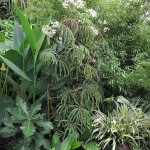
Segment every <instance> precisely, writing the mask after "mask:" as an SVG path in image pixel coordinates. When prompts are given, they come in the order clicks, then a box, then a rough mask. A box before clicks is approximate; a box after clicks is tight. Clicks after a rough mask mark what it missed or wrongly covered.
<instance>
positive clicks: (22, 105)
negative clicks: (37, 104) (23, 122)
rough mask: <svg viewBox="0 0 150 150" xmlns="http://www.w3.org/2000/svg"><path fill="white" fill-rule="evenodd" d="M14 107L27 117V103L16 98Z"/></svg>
mask: <svg viewBox="0 0 150 150" xmlns="http://www.w3.org/2000/svg"><path fill="white" fill-rule="evenodd" d="M16 106H18V108H20V109H22V111H23V112H24V113H25V114H26V115H27V116H28V117H29V111H28V106H27V103H26V102H25V101H24V100H23V99H22V98H20V97H17V99H16Z"/></svg>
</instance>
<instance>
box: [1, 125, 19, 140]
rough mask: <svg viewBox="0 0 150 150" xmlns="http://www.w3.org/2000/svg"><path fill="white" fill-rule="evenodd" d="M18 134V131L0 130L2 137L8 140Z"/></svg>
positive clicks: (5, 128) (6, 128)
mask: <svg viewBox="0 0 150 150" xmlns="http://www.w3.org/2000/svg"><path fill="white" fill-rule="evenodd" d="M16 132H17V130H15V129H11V128H8V127H4V128H1V129H0V136H1V137H5V138H8V137H11V136H15V135H16Z"/></svg>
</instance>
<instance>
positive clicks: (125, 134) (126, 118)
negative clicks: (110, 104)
mask: <svg viewBox="0 0 150 150" xmlns="http://www.w3.org/2000/svg"><path fill="white" fill-rule="evenodd" d="M93 119H94V120H93V127H94V130H93V137H94V138H95V139H97V140H98V141H99V146H100V147H101V148H102V149H108V148H112V150H115V149H116V148H117V146H118V145H124V146H125V147H128V148H130V149H133V150H134V149H136V148H139V149H142V147H140V144H139V143H140V142H143V143H145V142H146V138H147V136H148V137H149V127H147V125H146V123H145V121H146V120H147V117H146V116H145V114H144V113H143V112H142V110H141V109H140V108H137V109H136V108H133V109H131V108H129V107H128V106H127V105H120V106H118V107H117V110H114V111H113V112H112V113H111V114H108V116H106V115H105V114H104V113H102V112H101V111H96V112H95V115H94V116H93ZM141 132H143V134H142V133H141ZM124 146H123V147H124ZM147 149H148V147H147Z"/></svg>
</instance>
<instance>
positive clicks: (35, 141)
mask: <svg viewBox="0 0 150 150" xmlns="http://www.w3.org/2000/svg"><path fill="white" fill-rule="evenodd" d="M15 105H16V107H14V108H10V109H8V112H9V114H10V116H9V117H7V118H6V119H5V120H4V125H5V127H3V128H1V129H0V135H1V136H2V137H5V138H8V137H14V136H16V137H17V136H19V137H18V139H17V141H16V142H15V141H14V143H13V144H14V145H13V149H23V148H25V149H30V150H31V149H33V150H35V149H40V147H41V146H43V147H44V148H45V149H50V143H49V141H48V140H47V139H46V138H45V135H47V134H49V133H50V132H51V130H52V129H53V125H52V123H51V122H49V121H47V120H45V119H44V115H45V114H40V113H39V111H40V109H41V104H40V103H39V102H37V103H34V104H33V105H31V106H30V107H28V106H27V103H26V102H25V101H24V100H23V99H21V98H19V97H18V98H17V99H16V103H15ZM15 143H16V145H15Z"/></svg>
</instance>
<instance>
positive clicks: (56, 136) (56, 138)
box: [52, 132, 60, 147]
mask: <svg viewBox="0 0 150 150" xmlns="http://www.w3.org/2000/svg"><path fill="white" fill-rule="evenodd" d="M59 142H60V140H59V135H58V132H55V133H54V135H53V137H52V146H53V147H54V146H56V144H57V143H59Z"/></svg>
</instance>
